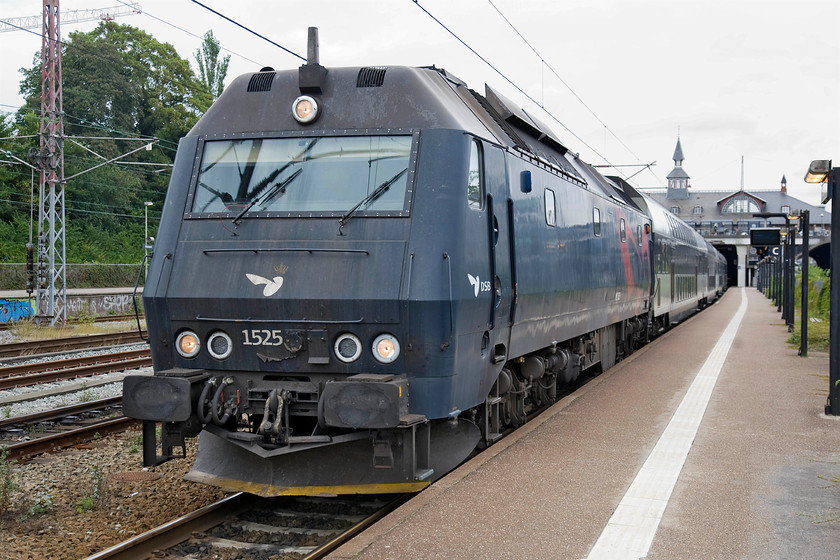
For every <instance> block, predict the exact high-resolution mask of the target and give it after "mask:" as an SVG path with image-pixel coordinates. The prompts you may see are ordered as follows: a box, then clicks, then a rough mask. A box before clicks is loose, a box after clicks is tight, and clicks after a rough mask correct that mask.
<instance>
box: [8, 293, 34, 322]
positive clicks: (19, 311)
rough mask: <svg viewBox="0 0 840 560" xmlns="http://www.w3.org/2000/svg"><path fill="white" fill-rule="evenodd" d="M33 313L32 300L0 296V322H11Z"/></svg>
mask: <svg viewBox="0 0 840 560" xmlns="http://www.w3.org/2000/svg"><path fill="white" fill-rule="evenodd" d="M33 315H35V311H34V309H32V302H30V301H29V300H25V299H4V298H0V323H11V322H13V321H20V320H21V319H28V318H30V317H32V316H33Z"/></svg>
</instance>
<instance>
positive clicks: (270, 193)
mask: <svg viewBox="0 0 840 560" xmlns="http://www.w3.org/2000/svg"><path fill="white" fill-rule="evenodd" d="M302 171H303V169H298V170H297V171H295V172H294V173H292V174H291V175H289V176H288V177H286V178H285V179H283V180H282V181H280V182H279V183H275V184H274V186H273V187H271V188H270V189H268V190H267V191H265V194H263V195H262V196H261V197H259V198H255V199H254V200H252V201H251V202H249V203H248V205H247V206H246V207H245V208H243V209H242V211H241V212H240V213H239V214H237V215H236V217H235V218H234V219H233V223H234V224H237V223H239V220H241V219H242V216H244V215H245V212H247V211H248V210H250V209H251V208H252V207H253V206H254V205H255V204H256V203H258V202H260V203H261V202H263V201H268V200H270V199H271V198H274V196H275V195H276V194H278V193H280V195H281V196H282V195H283V194H285V192H286V187H288V186H289V185H290V184H291V182H292V181H294V180H295V179H297V176H298V175H300V174H301V172H302Z"/></svg>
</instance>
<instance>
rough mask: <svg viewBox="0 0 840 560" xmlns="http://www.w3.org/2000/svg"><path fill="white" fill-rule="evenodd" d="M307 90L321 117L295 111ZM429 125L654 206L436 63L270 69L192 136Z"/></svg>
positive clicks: (505, 102) (235, 88)
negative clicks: (304, 118) (306, 118)
mask: <svg viewBox="0 0 840 560" xmlns="http://www.w3.org/2000/svg"><path fill="white" fill-rule="evenodd" d="M301 95H310V96H312V97H313V98H314V99H315V100H316V101H317V103H318V105H319V109H318V118H317V119H315V120H313V121H312V122H309V123H305V124H304V123H300V122H298V121H297V120H295V118H294V117H293V115H292V104H293V102H294V101H295V100H296V99H297V98H298V97H299V96H301ZM428 128H444V129H458V130H465V131H467V132H469V133H471V134H474V135H476V136H478V137H481V138H484V139H486V140H488V141H491V142H494V143H496V144H499V145H501V146H504V147H506V148H508V149H509V150H511V151H514V152H517V153H520V154H521V155H523V156H525V157H530V158H532V159H534V160H535V161H536V162H537V163H539V164H541V165H543V166H544V167H546V168H548V169H551V170H553V171H554V172H556V173H560V174H562V175H564V176H565V177H566V178H567V179H569V180H570V181H572V182H574V183H577V184H579V185H580V186H586V187H588V188H590V189H595V190H597V191H598V192H599V193H601V194H602V195H604V196H606V197H608V198H612V199H614V200H616V201H619V202H620V203H622V204H626V205H628V206H630V207H634V208H636V209H637V210H640V211H642V212H645V213H647V210H646V207H645V205H644V203H643V199H642V197H641V196H640V195H639V194H638V193H637V192H636V191H635V190H633V189H632V187H630V185H628V184H627V183H626V182H624V181H621V180H610V181H608V180H607V179H605V178H604V177H602V176H601V174H600V173H598V172H597V171H596V170H595V169H594V168H593V167H591V166H589V165H588V164H586V163H585V162H583V161H582V160H580V159H578V157H577V155H576V154H573V153H571V152H569V150H568V149H567V148H566V146H565V145H564V144H563V142H562V141H561V140H560V139H559V138H558V137H557V136H556V135H555V134H554V133H553V132H552V131H551V129H550V128H549V127H548V126H547V125H546V124H545V123H543V122H542V121H540V120H539V119H538V118H537V117H535V116H534V115H532V114H530V113H529V112H528V111H526V110H525V109H522V108H521V107H519V106H518V105H517V104H516V103H514V102H512V101H511V100H509V99H507V98H506V97H505V96H504V95H502V94H501V93H499V92H498V91H496V90H494V89H493V88H491V87H490V86H488V85H485V91H484V94H483V95H482V94H479V93H478V92H476V91H474V90H472V89H470V88H469V87H467V85H466V84H465V83H464V82H463V81H461V80H460V79H458V78H457V77H455V76H454V75H452V74H451V73H449V72H447V71H446V70H443V69H441V68H436V67H434V66H429V67H419V68H418V67H407V66H387V67H344V68H325V67H323V66H320V65H318V64H305V65H303V66H301V67H300V68H298V69H294V70H282V71H275V70H273V69H271V68H264V69H263V70H261V71H260V72H254V73H251V74H244V75H242V76H239V77H238V78H236V79H235V80H234V81H233V82H232V83H231V84H230V85H229V86H228V87H227V88H225V90H224V92H223V93H222V95H221V96H220V97H219V98H218V99H217V100H216V102H215V103H214V104H213V105H212V106H211V107H210V109H209V110H208V111H207V113H206V114H205V115H204V116H202V117H201V119H199V121H198V123H197V124H196V125H195V126H194V127H193V129H192V130H191V131H190V133H189V135H191V136H195V135H198V136H205V137H209V138H214V137H216V138H221V137H224V138H232V137H236V136H237V135H243V136H246V135H247V136H250V135H275V134H280V133H282V134H296V133H298V134H301V135H308V134H311V133H313V132H316V131H318V132H322V133H325V134H329V133H342V134H346V133H352V132H354V131H359V132H361V133H366V132H368V131H374V130H376V131H382V130H388V131H392V132H397V131H407V130H419V129H428Z"/></svg>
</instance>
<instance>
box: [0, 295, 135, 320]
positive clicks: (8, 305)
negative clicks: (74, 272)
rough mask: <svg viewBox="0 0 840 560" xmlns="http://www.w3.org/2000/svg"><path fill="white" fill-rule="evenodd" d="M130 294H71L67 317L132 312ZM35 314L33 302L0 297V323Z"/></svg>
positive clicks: (67, 304) (68, 300) (26, 317)
mask: <svg viewBox="0 0 840 560" xmlns="http://www.w3.org/2000/svg"><path fill="white" fill-rule="evenodd" d="M132 299H133V296H132V295H131V294H109V295H103V296H72V297H68V298H67V302H66V307H67V317H80V316H83V317H99V316H102V315H121V314H125V313H133V312H134V304H133V302H132ZM34 316H35V309H34V307H33V302H32V301H29V300H25V299H4V298H0V323H12V322H15V321H20V320H21V319H29V318H31V317H34Z"/></svg>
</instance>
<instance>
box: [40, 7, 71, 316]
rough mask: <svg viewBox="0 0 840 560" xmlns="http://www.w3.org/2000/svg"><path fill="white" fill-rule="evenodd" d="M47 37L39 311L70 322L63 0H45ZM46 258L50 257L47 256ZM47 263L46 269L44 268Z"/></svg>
mask: <svg viewBox="0 0 840 560" xmlns="http://www.w3.org/2000/svg"><path fill="white" fill-rule="evenodd" d="M43 15H44V20H43V32H42V43H41V127H40V146H41V151H40V154H39V158H38V161H39V167H40V170H41V173H40V179H39V194H40V196H39V200H38V265H39V270H43V271H44V274H39V282H38V312H37V315H36V318H38V319H40V320H44V319H49V321H50V324H53V325H54V324H56V323H59V322H60V323H64V322H66V320H67V309H66V301H67V297H66V293H67V292H66V286H65V283H66V282H65V280H66V271H67V268H66V250H65V232H66V228H65V210H64V108H63V101H62V91H61V31H60V22H59V0H44V14H43ZM44 260H45V261H46V262H45V261H44ZM44 269H45V270H44Z"/></svg>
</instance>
